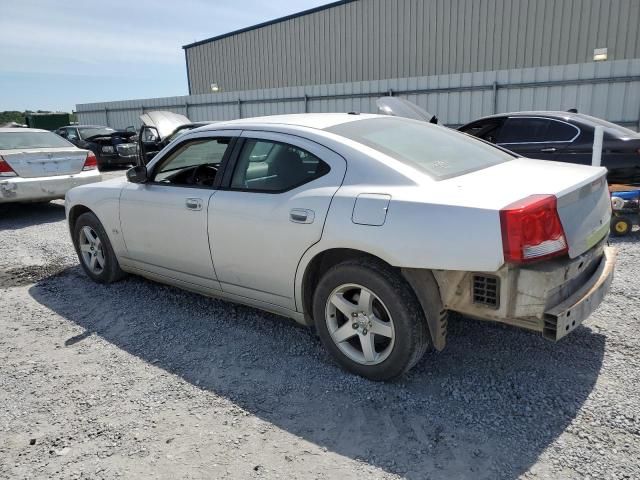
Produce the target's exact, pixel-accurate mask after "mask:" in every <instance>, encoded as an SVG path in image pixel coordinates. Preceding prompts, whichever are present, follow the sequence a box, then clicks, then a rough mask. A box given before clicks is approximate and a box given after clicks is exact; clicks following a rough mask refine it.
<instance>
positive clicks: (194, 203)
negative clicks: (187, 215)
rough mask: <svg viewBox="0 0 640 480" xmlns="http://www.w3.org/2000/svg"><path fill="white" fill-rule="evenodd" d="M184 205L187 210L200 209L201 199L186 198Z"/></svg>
mask: <svg viewBox="0 0 640 480" xmlns="http://www.w3.org/2000/svg"><path fill="white" fill-rule="evenodd" d="M185 205H186V206H187V208H188V209H189V210H202V200H201V199H200V198H187V200H186V201H185Z"/></svg>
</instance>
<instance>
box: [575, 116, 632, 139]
mask: <svg viewBox="0 0 640 480" xmlns="http://www.w3.org/2000/svg"><path fill="white" fill-rule="evenodd" d="M580 116H581V117H583V118H586V119H587V120H589V121H590V122H592V123H595V124H596V125H600V126H601V127H603V128H604V131H605V132H607V133H609V134H610V135H613V136H614V137H617V138H640V133H636V132H634V131H633V130H631V129H629V128H625V127H622V126H620V125H617V124H615V123H611V122H607V121H606V120H603V119H601V118H596V117H592V116H591V115H584V114H580Z"/></svg>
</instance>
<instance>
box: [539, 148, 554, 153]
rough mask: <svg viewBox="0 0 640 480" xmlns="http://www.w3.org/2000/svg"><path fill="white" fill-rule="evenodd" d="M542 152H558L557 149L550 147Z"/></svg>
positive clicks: (542, 149)
mask: <svg viewBox="0 0 640 480" xmlns="http://www.w3.org/2000/svg"><path fill="white" fill-rule="evenodd" d="M540 151H541V152H545V153H553V152H555V151H557V149H556V148H555V147H548V148H541V149H540Z"/></svg>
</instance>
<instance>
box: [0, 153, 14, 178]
mask: <svg viewBox="0 0 640 480" xmlns="http://www.w3.org/2000/svg"><path fill="white" fill-rule="evenodd" d="M16 176H17V174H16V172H14V171H13V168H11V166H9V164H8V163H7V161H6V160H5V159H4V158H2V156H0V177H16Z"/></svg>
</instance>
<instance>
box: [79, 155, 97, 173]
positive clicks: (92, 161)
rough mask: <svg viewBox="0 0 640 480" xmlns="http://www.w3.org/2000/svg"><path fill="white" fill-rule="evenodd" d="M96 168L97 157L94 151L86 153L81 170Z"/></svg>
mask: <svg viewBox="0 0 640 480" xmlns="http://www.w3.org/2000/svg"><path fill="white" fill-rule="evenodd" d="M96 168H98V159H97V158H96V155H95V153H93V152H89V153H87V159H86V160H85V161H84V167H82V170H94V169H96Z"/></svg>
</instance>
